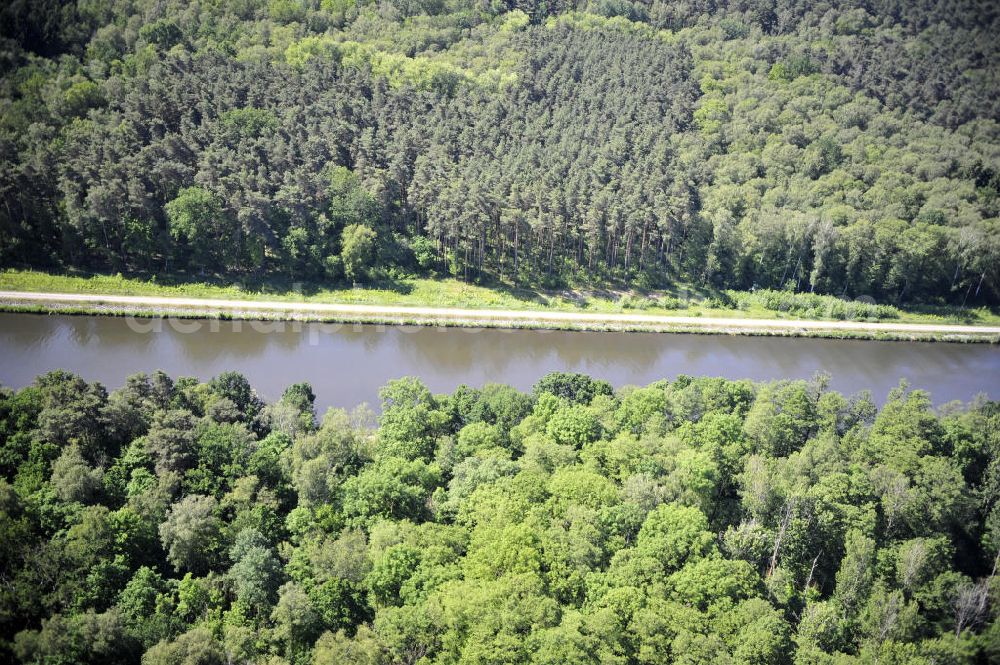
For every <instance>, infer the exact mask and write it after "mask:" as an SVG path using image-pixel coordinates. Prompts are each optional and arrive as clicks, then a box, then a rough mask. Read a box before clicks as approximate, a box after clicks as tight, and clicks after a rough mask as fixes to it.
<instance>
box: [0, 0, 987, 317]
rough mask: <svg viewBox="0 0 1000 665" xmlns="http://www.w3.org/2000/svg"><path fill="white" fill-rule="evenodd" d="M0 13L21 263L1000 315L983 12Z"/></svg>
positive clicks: (20, 7) (319, 9)
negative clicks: (664, 290)
mask: <svg viewBox="0 0 1000 665" xmlns="http://www.w3.org/2000/svg"><path fill="white" fill-rule="evenodd" d="M0 11H2V20H0V26H2V27H0V40H2V41H3V49H2V51H3V54H4V55H3V56H2V59H0V100H2V102H0V103H2V110H0V198H2V200H3V205H0V265H5V266H13V265H19V266H31V267H42V268H50V269H52V268H80V269H87V270H97V271H111V272H117V271H124V272H132V273H136V274H145V275H149V274H155V273H164V272H166V273H169V274H172V275H176V276H179V277H180V278H188V279H198V278H203V277H205V276H208V275H212V276H218V277H220V278H224V279H230V280H240V279H244V278H248V277H254V278H268V277H281V278H290V279H292V280H296V281H300V282H301V281H306V282H313V283H336V282H342V283H345V284H350V283H353V282H357V281H365V280H390V279H393V278H398V277H400V276H404V275H413V274H422V275H441V276H444V275H451V276H455V277H459V278H462V279H466V280H488V281H496V280H502V281H504V282H508V283H510V282H513V283H517V284H521V285H528V286H538V285H543V286H559V285H562V284H582V285H603V284H608V283H619V284H620V283H622V282H624V283H627V284H629V285H634V284H638V285H640V286H641V287H643V288H656V287H660V286H668V285H671V284H675V283H678V282H684V283H693V284H698V285H704V286H713V287H718V288H727V289H736V290H749V289H756V288H761V289H772V290H775V291H777V292H780V291H782V290H787V291H798V292H803V293H806V294H814V293H815V294H830V295H837V296H849V297H852V298H858V297H868V298H874V299H876V300H878V301H880V302H883V303H889V304H896V303H907V304H913V303H917V304H927V303H948V304H952V305H972V304H975V305H983V304H986V305H996V304H997V303H1000V274H998V270H1000V268H998V266H1000V226H998V224H1000V221H998V219H1000V124H998V122H1000V106H998V105H1000V101H998V100H1000V77H998V76H997V65H996V63H997V61H998V57H1000V53H998V48H1000V47H998V46H997V40H996V39H995V35H996V34H997V33H998V32H1000V12H997V11H996V8H995V7H994V6H993V5H992V4H990V3H985V2H977V1H975V0H947V1H946V2H916V3H914V2H901V1H898V0H894V1H890V2H878V3H872V2H861V1H858V0H834V1H833V2H823V3H818V4H817V3H810V2H804V1H803V0H783V1H782V2H778V3H763V2H730V1H728V0H720V1H712V2H707V1H701V0H698V1H695V2H686V3H669V2H661V1H660V0H593V1H590V2H566V1H560V2H544V3H543V2H522V1H520V0H518V1H517V2H514V1H513V0H504V1H502V2H493V3H481V2H469V1H468V0H450V1H449V2H443V3H413V2H404V1H403V0H380V2H378V3H373V2H370V1H369V0H359V1H358V2H342V1H340V0H323V1H322V2H319V1H317V0H271V1H270V2H235V3H234V2H203V3H198V4H196V5H194V6H190V7H189V6H186V5H184V4H183V3H169V2H168V3H164V2H153V1H152V0H128V1H125V2H115V3H102V2H96V3H95V2H92V1H89V0H88V1H84V0H80V1H79V2H68V3H65V2H10V3H7V4H6V5H5V6H4V8H3V9H2V10H0Z"/></svg>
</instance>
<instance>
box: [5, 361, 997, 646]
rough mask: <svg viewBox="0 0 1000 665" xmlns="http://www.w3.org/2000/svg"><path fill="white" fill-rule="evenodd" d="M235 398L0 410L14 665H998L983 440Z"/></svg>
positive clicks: (580, 383)
mask: <svg viewBox="0 0 1000 665" xmlns="http://www.w3.org/2000/svg"><path fill="white" fill-rule="evenodd" d="M380 396H381V400H382V403H381V412H380V415H378V416H377V418H376V417H375V416H374V415H373V413H372V412H371V411H370V410H367V409H365V408H359V409H358V410H355V411H354V412H351V413H348V412H346V411H342V410H330V411H329V412H328V413H327V414H326V415H325V417H323V418H322V422H321V423H317V418H316V415H315V414H314V406H313V404H314V396H313V393H312V390H311V389H310V387H309V386H308V385H307V384H296V385H293V386H291V387H289V388H288V389H287V390H286V391H285V392H284V394H283V395H282V396H281V397H280V399H278V400H277V401H275V402H273V403H271V404H265V403H264V402H263V401H262V400H261V399H260V398H259V397H258V396H257V394H256V393H255V392H254V391H253V390H252V388H251V386H250V385H249V384H248V382H247V380H246V379H245V378H244V377H243V376H242V375H240V374H236V373H226V374H222V375H220V376H217V377H215V378H214V379H212V380H211V381H208V382H204V383H202V382H199V381H198V380H195V379H190V378H180V379H177V380H176V381H175V380H172V379H171V378H170V377H168V376H167V375H166V374H164V373H162V372H157V373H154V374H152V375H143V374H139V375H135V376H132V377H130V378H129V379H128V381H127V382H126V385H124V386H123V387H121V388H119V389H117V390H115V391H113V392H111V393H110V394H109V393H108V392H107V391H106V390H105V389H104V388H103V387H102V386H101V385H99V384H96V383H87V382H85V381H83V380H82V379H80V378H79V377H77V376H75V375H72V374H69V373H66V372H62V371H58V372H52V373H49V374H46V375H43V376H40V377H38V378H37V379H36V381H35V382H34V384H33V385H31V386H29V387H26V388H23V389H21V390H19V391H11V390H3V391H2V392H0V579H2V585H0V636H2V640H0V654H2V656H3V659H4V660H7V659H14V660H17V661H20V662H25V663H45V664H48V665H61V664H63V663H66V664H76V663H101V664H108V663H139V662H140V661H141V663H142V664H143V665H161V664H163V665H172V664H177V665H181V664H184V665H210V664H211V665H214V664H218V665H222V664H224V663H226V664H229V663H247V662H261V663H271V664H274V665H278V664H280V663H314V664H316V665H341V664H345V663H359V664H360V663H364V664H369V665H371V664H378V663H383V664H386V665H388V664H390V663H391V664H407V665H415V664H417V663H423V664H429V663H466V664H472V663H484V664H485V663H497V664H498V663H528V662H531V663H546V664H552V665H556V664H565V663H581V664H586V663H594V664H596V663H602V664H603V663H618V664H621V665H638V664H642V663H648V664H652V663H689V664H691V663H713V664H720V663H722V664H725V663H734V664H736V663H745V664H755V663H760V664H763V663H768V664H781V663H801V664H805V663H809V664H817V665H819V664H830V665H835V664H836V665H847V664H849V663H883V664H890V663H897V664H903V663H906V664H908V665H912V664H915V663H916V664H924V665H931V664H932V663H935V664H940V663H950V664H956V665H957V664H963V663H987V662H994V663H995V662H998V659H1000V621H998V620H997V618H998V615H1000V578H998V577H997V557H998V551H1000V408H998V404H997V403H996V402H987V401H984V400H980V401H977V402H974V403H972V404H968V405H961V404H950V405H946V406H943V407H941V408H939V409H938V410H937V411H935V410H934V409H933V408H932V407H931V403H930V400H929V396H928V395H927V394H926V393H924V392H921V391H916V390H908V389H907V387H906V386H905V385H900V386H899V387H898V388H896V389H894V390H893V391H892V392H891V393H890V394H889V395H888V399H887V401H886V403H885V405H884V406H883V407H882V408H881V409H878V408H877V407H876V405H875V404H874V403H873V401H872V399H871V397H870V396H869V395H868V394H866V393H860V394H857V395H854V396H851V397H844V396H842V395H841V394H839V393H836V392H831V391H829V390H828V389H827V387H826V379H825V378H824V377H822V376H817V377H816V378H815V379H813V380H811V381H794V382H777V383H770V384H754V383H751V382H749V381H727V380H723V379H697V378H691V377H686V376H681V377H678V378H677V379H676V380H674V381H672V382H668V381H662V382H657V383H654V384H652V385H650V386H647V387H645V388H636V387H630V388H623V389H621V390H619V391H617V392H615V391H613V390H612V389H611V387H610V386H609V385H608V384H606V383H604V382H602V381H597V380H593V379H591V378H589V377H586V376H583V375H578V374H560V373H554V374H550V375H547V376H545V377H544V378H543V379H542V380H540V381H539V382H538V384H537V385H535V387H534V389H533V390H532V391H531V392H530V393H529V394H525V393H521V392H518V391H516V390H514V389H513V388H510V387H507V386H502V385H486V386H484V387H483V388H481V389H472V388H467V387H460V388H459V389H458V390H456V391H455V392H454V393H453V394H451V395H433V394H431V392H429V391H428V389H427V388H426V387H425V386H424V385H423V384H422V383H421V382H420V381H419V380H417V379H414V378H404V379H399V380H396V381H392V382H390V383H389V384H388V385H387V386H385V387H384V388H383V390H382V391H381V395H380Z"/></svg>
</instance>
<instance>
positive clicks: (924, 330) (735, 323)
mask: <svg viewBox="0 0 1000 665" xmlns="http://www.w3.org/2000/svg"><path fill="white" fill-rule="evenodd" d="M0 304H5V305H43V306H45V305H53V306H72V305H82V306H88V305H92V306H121V307H124V308H128V309H134V310H143V311H150V310H152V311H157V310H161V309H162V310H173V311H176V310H183V309H193V310H197V311H199V312H201V311H204V313H205V314H206V315H207V314H214V313H226V312H229V313H232V312H267V313H287V314H288V316H289V317H290V318H291V317H296V316H298V317H303V316H304V317H308V316H322V317H328V318H337V317H344V318H348V319H367V318H370V319H387V318H393V317H398V318H400V319H403V320H406V321H409V322H426V323H433V322H442V323H445V324H447V323H459V322H461V323H464V324H468V323H483V324H485V325H490V324H493V325H496V324H499V323H504V322H510V323H513V324H519V325H524V326H525V327H530V325H531V324H532V323H535V322H537V323H540V324H547V323H554V324H559V323H566V324H581V325H609V324H623V325H633V326H648V327H649V328H673V327H678V328H699V329H725V330H732V331H734V332H740V331H742V332H749V331H762V330H763V331H785V332H791V333H794V332H796V331H858V332H868V333H916V334H927V335H980V336H982V335H1000V326H968V325H957V324H923V323H892V322H879V323H872V322H867V321H810V320H793V319H743V318H712V317H701V316H654V315H649V314H638V313H636V314H632V313H617V314H616V313H598V312H561V311H545V310H541V311H534V310H501V309H458V308H450V307H408V306H392V305H359V304H346V303H345V304H330V303H306V302H288V301H276V300H256V301H254V300H220V299H213V298H173V297H160V296H126V295H100V294H76V293H32V292H27V291H0ZM168 313H169V312H168Z"/></svg>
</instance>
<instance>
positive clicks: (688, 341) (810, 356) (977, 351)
mask: <svg viewBox="0 0 1000 665" xmlns="http://www.w3.org/2000/svg"><path fill="white" fill-rule="evenodd" d="M57 368H64V369H68V370H71V371H73V372H76V373H78V374H80V375H81V376H83V377H84V378H85V379H87V380H89V381H100V382H102V383H104V384H105V385H106V386H107V387H108V388H109V389H112V388H116V387H118V386H120V385H121V384H122V383H123V382H124V379H125V377H126V376H128V375H129V374H134V373H135V372H151V371H153V370H156V369H163V370H165V371H166V372H167V373H169V374H171V375H172V376H196V377H199V378H201V379H208V378H211V377H212V376H214V375H216V374H218V373H220V372H223V371H226V370H237V371H239V372H242V373H243V374H245V375H246V376H247V378H249V379H250V382H251V383H252V384H253V385H254V386H255V387H256V388H257V390H258V391H259V392H260V393H261V395H262V396H263V397H264V398H265V399H268V400H272V399H275V398H276V397H278V396H280V395H281V392H282V390H283V389H284V388H285V387H286V386H288V385H289V384H291V383H295V382H298V381H308V382H309V383H311V384H312V386H313V390H314V391H315V392H316V395H317V406H318V407H319V408H320V410H321V411H322V410H325V408H326V407H329V406H340V407H352V406H355V405H357V404H359V403H361V402H368V403H369V404H372V405H376V404H377V402H378V389H379V387H380V386H382V385H384V384H385V383H386V382H387V381H388V380H389V379H393V378H396V377H400V376H405V375H409V374H412V375H415V376H419V377H420V378H421V379H422V380H423V381H424V382H425V383H426V384H427V385H428V387H430V389H431V390H433V391H434V392H450V391H452V390H454V389H455V387H457V386H458V385H460V384H463V383H464V384H468V385H472V386H481V385H482V384H484V383H489V382H497V383H507V384H510V385H512V386H514V387H516V388H519V389H524V390H526V389H528V388H530V387H531V385H532V384H534V383H535V381H537V380H538V378H539V377H541V376H542V375H543V374H545V373H546V372H549V371H552V370H563V371H574V372H585V373H587V374H590V375H592V376H595V377H600V378H603V379H607V380H608V381H610V382H611V383H612V384H614V385H616V386H622V385H626V384H638V385H644V384H647V383H650V382H652V381H656V380H658V379H664V378H668V379H669V378H673V377H675V376H677V375H678V374H690V375H695V376H723V377H727V378H732V379H737V378H748V379H754V380H769V379H779V378H809V377H811V376H812V375H813V374H814V373H815V372H817V371H826V372H829V373H830V374H831V375H832V382H831V385H832V387H833V388H834V389H836V390H840V391H842V392H844V393H851V392H855V391H858V390H863V389H870V390H872V393H873V395H874V396H875V398H876V399H877V400H878V401H880V402H881V401H882V400H883V399H884V397H885V395H886V393H887V392H888V391H889V389H890V388H892V387H893V386H895V385H896V384H897V383H898V381H899V379H900V378H906V379H907V380H908V381H909V382H910V384H911V385H912V386H914V387H918V388H924V389H927V390H929V391H931V393H932V395H933V398H934V401H935V403H938V404H941V403H944V402H947V401H950V400H954V399H959V400H969V399H971V398H972V397H974V396H975V395H976V394H977V393H986V394H987V395H988V396H990V397H991V398H993V399H998V398H1000V347H997V346H993V345H987V344H944V343H934V344H931V343H910V342H870V341H860V340H826V339H806V338H791V337H743V336H726V335H674V334H663V333H660V334H657V333H582V332H556V331H526V330H511V331H508V330H495V329H494V330H467V329H461V328H428V327H385V326H361V325H329V324H293V323H277V322H253V323H250V322H245V321H244V322H233V321H221V322H219V321H216V322H207V321H169V320H167V321H163V320H153V321H143V320H140V321H129V320H126V319H121V318H105V317H93V316H40V315H30V314H0V384H3V385H7V386H13V387H21V386H24V385H27V384H29V383H31V381H32V380H33V379H34V377H35V376H36V375H38V374H41V373H43V372H47V371H49V370H53V369H57Z"/></svg>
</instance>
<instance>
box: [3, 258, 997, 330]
mask: <svg viewBox="0 0 1000 665" xmlns="http://www.w3.org/2000/svg"><path fill="white" fill-rule="evenodd" d="M0 290H5V291H24V292H36V293H39V292H51V293H72V294H103V295H130V296H159V297H180V298H213V299H225V300H248V301H249V300H256V301H276V302H279V301H280V302H289V301H291V302H301V303H316V304H323V303H325V304H366V305H387V306H400V307H418V306H419V307H448V308H466V309H500V310H503V309H510V310H532V311H565V312H589V313H613V314H622V313H636V312H641V313H643V314H649V315H655V316H696V317H699V316H704V317H713V318H753V319H769V320H773V319H778V320H780V319H803V320H816V321H823V320H829V321H838V320H839V321H843V320H853V321H881V322H893V323H920V324H964V325H992V326H995V325H1000V313H997V312H991V311H990V310H987V309H967V310H959V309H957V308H954V309H952V308H936V309H935V308H923V309H920V310H903V309H898V308H895V307H892V306H885V305H874V304H870V303H852V302H847V301H843V300H840V299H838V298H834V297H832V296H817V295H812V294H804V293H800V294H793V293H783V292H774V291H758V292H756V293H749V292H734V291H726V292H714V293H708V292H705V291H699V290H696V289H689V288H685V287H675V288H674V289H672V290H671V291H669V292H667V291H655V292H641V291H635V290H632V291H626V290H613V289H600V290H592V289H589V290H585V289H564V290H560V291H533V290H529V289H523V288H515V287H510V286H498V287H492V288H491V287H486V286H478V285H474V284H467V283H465V282H461V281H458V280H454V279H440V280H435V279H422V278H410V279H404V280H399V281H397V282H393V283H392V284H388V285H381V286H376V287H356V288H340V289H336V288H323V287H318V286H315V285H297V284H293V283H290V282H281V281H275V282H270V283H261V284H254V285H252V286H247V285H240V284H221V283H209V282H194V281H191V282H174V283H169V284H163V283H158V282H157V281H155V280H142V279H133V278H127V277H122V276H120V275H114V276H107V275H92V276H88V275H57V274H49V273H44V272H36V271H23V270H6V271H2V272H0ZM85 309H86V308H85ZM90 310H91V311H93V308H90Z"/></svg>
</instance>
